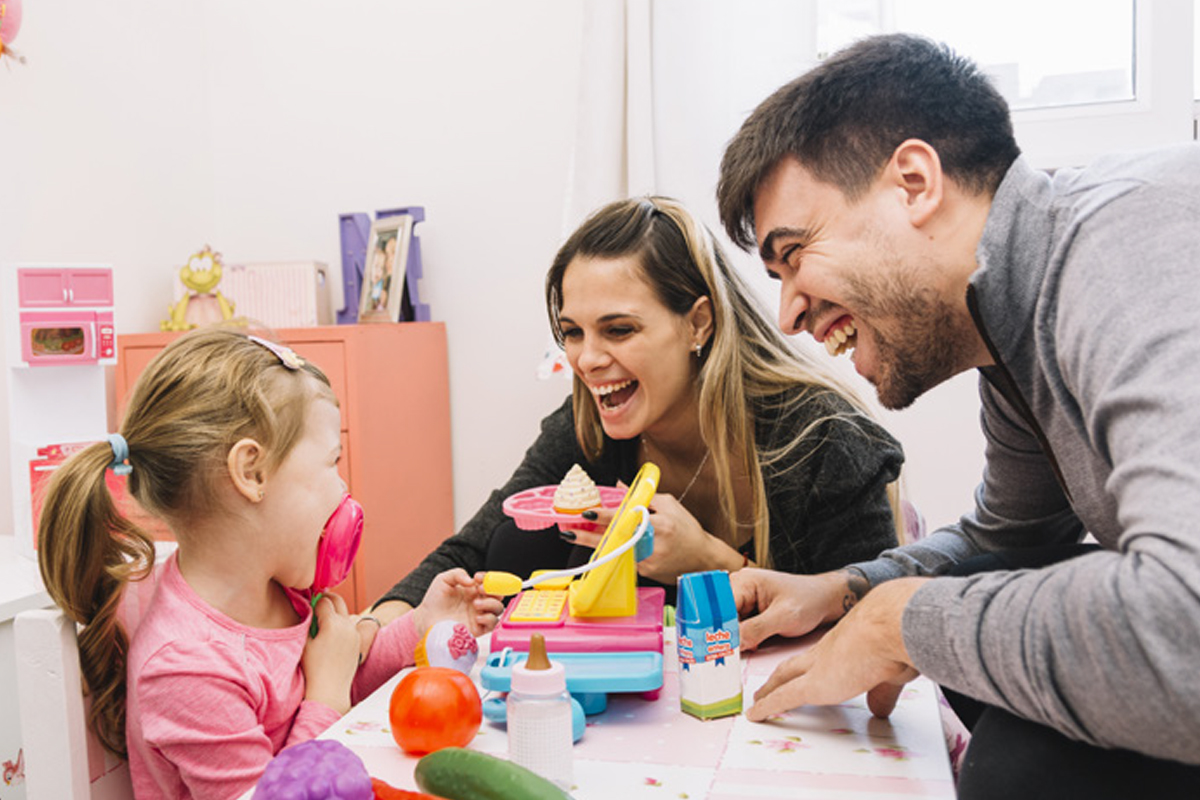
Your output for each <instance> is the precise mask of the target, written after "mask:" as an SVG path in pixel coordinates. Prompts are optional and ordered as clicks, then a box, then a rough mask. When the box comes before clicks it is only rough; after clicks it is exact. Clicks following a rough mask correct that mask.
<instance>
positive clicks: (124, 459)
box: [108, 433, 133, 475]
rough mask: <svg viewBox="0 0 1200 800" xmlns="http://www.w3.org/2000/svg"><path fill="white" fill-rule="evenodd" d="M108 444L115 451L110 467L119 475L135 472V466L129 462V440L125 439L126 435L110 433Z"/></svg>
mask: <svg viewBox="0 0 1200 800" xmlns="http://www.w3.org/2000/svg"><path fill="white" fill-rule="evenodd" d="M108 446H109V447H111V448H112V451H113V460H112V463H111V464H109V465H108V468H109V469H111V470H112V471H113V472H115V473H117V474H118V475H128V474H129V473H131V472H133V467H132V466H130V464H129V442H127V441H125V437H124V436H122V435H121V434H119V433H110V434H109V435H108Z"/></svg>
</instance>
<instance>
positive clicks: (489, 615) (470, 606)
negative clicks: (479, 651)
mask: <svg viewBox="0 0 1200 800" xmlns="http://www.w3.org/2000/svg"><path fill="white" fill-rule="evenodd" d="M503 610H504V605H503V603H501V602H500V599H499V598H497V597H493V596H491V595H488V594H484V592H483V581H482V573H481V574H480V575H478V576H476V577H474V578H472V577H471V576H470V575H468V574H467V571H466V570H464V569H461V568H455V569H450V570H446V571H445V572H443V573H441V574H439V575H438V576H437V577H436V578H434V579H433V583H431V584H429V588H428V589H427V590H426V591H425V599H424V600H422V601H421V605H419V606H417V607H416V608H415V609H413V615H414V616H413V622H414V623H415V624H416V629H417V635H418V636H424V635H425V632H426V631H428V630H429V627H430V626H431V625H433V623H435V622H437V621H439V620H443V619H453V620H457V621H459V622H462V623H465V624H466V626H467V628H468V629H469V630H470V631H471V635H472V636H480V635H482V634H484V633H487V632H488V631H490V630H491V629H492V628H494V627H495V626H496V620H497V619H498V618H499V616H500V613H501V612H502V611H503Z"/></svg>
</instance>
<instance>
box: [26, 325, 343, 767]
mask: <svg viewBox="0 0 1200 800" xmlns="http://www.w3.org/2000/svg"><path fill="white" fill-rule="evenodd" d="M300 375H311V376H312V377H313V378H315V379H316V381H312V380H302V379H301V378H300V377H299V376H300ZM318 396H324V397H328V398H330V399H332V398H333V392H332V390H331V389H330V388H329V381H328V380H327V379H326V377H325V376H324V374H322V373H321V371H320V370H319V369H317V368H316V367H315V366H312V365H309V364H305V365H304V366H303V367H302V369H300V370H290V369H287V368H285V367H284V366H283V365H282V362H281V360H280V358H279V356H277V355H275V354H274V353H273V352H272V351H271V350H269V349H268V348H266V347H264V346H262V345H260V344H257V343H255V342H254V341H253V340H251V339H250V338H248V337H247V336H246V335H245V334H244V333H241V332H238V331H235V330H230V329H203V330H200V331H195V332H192V333H189V334H186V335H184V336H183V337H181V338H179V339H178V340H176V341H174V342H172V343H171V344H170V345H168V346H167V347H166V348H165V349H164V350H163V351H162V352H161V353H159V354H158V355H157V356H156V357H155V358H154V360H153V361H151V362H150V364H149V365H148V366H147V367H146V370H145V372H144V373H143V374H142V376H141V377H140V378H139V379H138V382H137V385H136V386H135V387H134V389H133V393H132V395H131V396H130V398H129V405H128V410H127V411H126V414H125V419H124V421H123V422H122V423H121V430H120V433H121V435H122V436H123V437H124V438H125V440H126V442H127V443H128V446H129V458H128V463H129V464H130V465H131V467H132V472H130V474H129V478H128V489H129V492H130V494H132V495H133V497H134V498H135V499H136V500H137V501H138V503H139V504H140V505H141V506H142V508H144V509H145V510H146V511H148V512H150V513H151V514H154V515H155V516H158V517H161V518H162V519H163V520H165V521H166V522H167V524H168V525H170V527H171V529H172V530H173V531H174V533H175V535H176V537H177V538H179V539H180V544H181V546H185V545H186V539H185V536H186V531H187V528H188V522H189V520H191V519H194V518H196V517H198V516H199V515H202V514H207V513H210V512H211V510H212V509H213V508H214V507H215V506H216V504H217V503H218V502H219V501H218V494H217V491H216V489H217V486H218V483H217V482H218V481H219V480H220V479H221V477H222V476H225V475H227V471H226V468H225V457H226V454H227V453H228V451H229V448H230V447H232V446H233V444H234V443H235V442H237V441H238V440H240V439H242V438H244V437H250V438H253V439H255V440H256V441H258V442H259V444H261V445H262V446H263V447H264V449H265V452H266V454H267V463H266V465H265V469H267V470H270V469H273V468H274V467H275V466H278V464H279V462H280V461H282V460H283V459H284V458H285V457H286V456H287V454H288V452H289V451H290V450H291V449H292V447H293V446H294V445H295V443H296V441H297V440H298V439H299V438H300V434H301V432H302V429H303V426H304V418H305V413H306V411H307V409H308V408H309V406H310V403H311V401H312V400H313V399H314V398H316V397H318ZM334 402H336V400H334ZM112 462H113V449H112V447H111V446H110V444H109V443H108V442H107V441H105V442H99V443H96V444H92V445H89V446H88V447H86V448H85V449H83V450H81V451H80V452H79V453H77V454H76V455H74V456H72V457H71V458H70V459H69V460H68V461H67V462H66V463H65V464H63V466H62V467H61V468H59V469H58V470H56V471H55V473H54V475H53V477H52V478H51V480H50V484H49V486H48V488H47V491H46V497H45V502H44V504H43V506H42V513H41V519H40V521H39V523H38V565H39V568H40V570H41V573H42V579H43V581H44V582H45V584H46V589H47V591H48V592H49V594H50V596H51V597H52V598H53V599H54V602H55V603H57V604H58V606H59V607H60V608H61V609H62V610H63V613H65V614H66V615H67V617H68V618H70V619H71V620H73V621H74V622H75V623H77V624H78V625H80V626H82V627H81V629H80V631H79V660H80V666H81V668H82V671H83V680H84V689H85V691H86V692H87V693H88V694H90V696H91V701H92V703H91V709H90V711H89V712H88V726H89V727H90V728H91V729H92V731H93V732H94V733H95V735H96V737H97V738H98V739H99V740H100V742H101V744H103V745H104V747H106V748H107V749H108V750H110V751H111V752H113V753H115V754H117V755H119V756H122V757H124V756H125V753H126V745H125V668H126V654H127V652H128V649H129V637H128V634H127V632H126V631H125V630H124V629H123V627H122V625H121V623H120V621H119V620H118V616H117V611H118V608H119V606H120V602H121V596H122V592H123V590H124V587H125V583H126V582H127V581H130V580H141V579H144V578H146V577H147V576H148V575H149V574H150V570H151V568H152V567H153V565H154V542H153V540H152V539H151V537H150V536H149V535H148V534H147V533H146V532H145V531H143V530H141V529H140V528H138V527H137V526H136V525H134V524H133V523H132V522H130V521H129V520H128V519H126V518H125V517H123V516H122V515H121V514H120V512H119V511H118V510H117V507H116V505H115V504H114V503H113V498H112V496H111V495H110V494H109V491H108V487H107V485H106V475H107V472H108V468H109V467H110V466H111V465H112Z"/></svg>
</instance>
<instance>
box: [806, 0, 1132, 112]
mask: <svg viewBox="0 0 1200 800" xmlns="http://www.w3.org/2000/svg"><path fill="white" fill-rule="evenodd" d="M994 8H998V9H999V8H1001V6H995V7H994ZM1002 9H1003V10H1002V12H999V13H997V12H992V13H972V14H964V13H962V4H961V3H959V2H954V0H903V1H902V2H896V1H895V0H892V1H891V2H888V1H887V0H883V1H881V0H821V1H820V2H819V4H818V12H817V13H818V18H817V49H818V52H819V53H820V54H822V55H823V54H825V53H830V52H833V51H834V50H837V49H839V48H841V47H844V46H845V45H847V44H849V43H850V42H851V41H853V40H854V39H857V38H859V37H862V36H867V35H870V34H873V33H886V32H891V31H912V32H917V33H921V34H924V35H926V36H929V37H931V38H934V39H937V40H939V41H943V42H946V43H948V44H950V45H951V46H952V47H953V48H954V49H955V50H957V51H958V52H960V53H962V54H963V55H966V56H969V57H970V58H972V59H973V60H974V61H975V62H976V63H977V64H979V65H980V66H981V67H982V68H983V69H984V70H985V71H986V72H988V73H989V74H990V75H991V76H992V78H993V79H994V80H995V82H996V86H997V88H999V89H1000V92H1001V93H1002V94H1003V95H1004V97H1005V98H1006V99H1007V100H1008V104H1009V107H1010V108H1012V109H1013V110H1014V111H1016V110H1021V109H1029V108H1048V107H1057V106H1069V105H1078V104H1083V103H1100V102H1108V101H1125V100H1133V99H1134V80H1133V78H1134V49H1133V48H1134V27H1133V26H1134V4H1133V0H1071V1H1070V2H1068V1H1066V0H1063V1H1062V2H1054V3H1047V2H1045V0H1007V2H1005V3H1004V4H1003V6H1002ZM1082 28H1086V35H1085V36H1084V35H1078V33H1079V32H1080V31H1081V29H1082Z"/></svg>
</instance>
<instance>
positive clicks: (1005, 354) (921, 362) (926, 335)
mask: <svg viewBox="0 0 1200 800" xmlns="http://www.w3.org/2000/svg"><path fill="white" fill-rule="evenodd" d="M718 202H719V205H720V210H721V218H722V222H723V223H724V225H725V228H726V230H727V231H728V232H729V235H730V236H731V237H732V238H733V240H734V241H735V242H737V243H738V244H739V245H741V246H742V247H744V248H746V249H757V250H758V252H759V254H760V255H761V257H762V260H763V264H764V266H765V267H766V269H767V272H768V274H770V275H771V276H772V277H773V278H776V279H777V280H778V281H779V284H780V310H779V325H780V327H781V328H782V329H783V330H784V331H785V332H787V333H791V334H800V333H807V334H809V335H811V336H813V337H814V338H815V339H816V340H817V341H819V342H822V343H824V344H825V347H826V349H827V350H828V352H829V354H830V356H831V357H837V356H839V355H841V354H843V353H849V355H850V357H851V358H852V359H853V361H854V365H855V369H856V370H857V371H858V373H859V374H860V375H862V376H863V377H864V378H866V379H867V380H868V381H870V382H871V383H872V384H873V385H874V386H875V388H876V390H877V392H878V395H879V399H880V402H881V403H882V404H883V405H885V406H887V407H889V408H896V409H899V408H904V407H906V406H908V405H909V404H911V403H912V402H913V401H914V400H915V399H916V398H917V397H919V396H920V395H921V394H923V393H924V392H926V391H928V390H929V389H932V388H933V387H935V386H937V385H938V384H939V383H941V382H943V381H945V380H946V379H948V378H950V377H951V376H953V375H955V374H957V373H959V372H963V371H965V370H968V369H977V370H978V372H979V375H980V388H979V391H980V398H981V402H982V425H983V430H984V433H985V436H986V439H987V464H986V468H985V471H984V476H983V482H982V484H981V485H980V487H979V489H978V490H977V491H976V494H975V507H974V509H973V510H972V511H970V512H968V513H967V514H965V515H964V516H963V517H962V518H961V520H960V521H959V522H958V523H955V524H953V525H950V526H947V527H946V528H943V529H941V530H939V531H936V532H935V533H934V534H932V535H931V536H929V537H927V538H926V539H923V540H921V541H920V542H917V543H915V544H912V545H908V546H905V547H901V548H897V549H894V550H889V551H886V552H884V553H883V554H882V555H881V556H880V557H879V558H877V559H876V560H874V561H870V562H863V563H859V564H855V565H853V566H851V567H849V568H848V569H846V570H843V571H841V572H838V573H832V574H827V575H821V576H790V575H789V576H785V575H780V574H777V573H772V572H769V571H765V570H743V571H742V572H739V573H738V574H737V575H735V576H734V590H735V595H736V597H737V600H738V603H739V608H740V609H741V611H742V613H743V616H747V617H748V618H747V619H746V620H745V621H744V623H743V641H744V642H746V643H747V644H748V645H750V646H755V645H757V644H758V643H759V642H761V641H762V640H763V639H765V638H766V637H768V636H770V635H772V634H777V633H781V634H785V635H801V634H803V633H806V632H808V631H809V630H811V629H812V628H813V627H815V625H816V624H818V623H819V621H821V620H827V619H835V618H837V617H839V616H841V615H842V614H845V616H842V618H841V621H840V622H838V623H837V624H836V625H835V626H834V628H833V629H832V630H831V631H830V632H829V633H828V634H827V635H826V636H825V637H824V638H823V639H822V640H821V642H820V643H819V644H818V645H817V646H816V647H814V648H812V649H811V650H810V651H808V652H807V653H805V654H804V655H802V656H800V657H797V658H796V659H793V660H791V661H789V662H785V663H784V664H783V665H781V666H780V668H779V669H778V670H777V671H776V673H775V674H774V675H772V676H771V678H770V679H769V680H768V682H767V683H766V684H765V685H764V686H763V688H762V689H761V690H760V691H759V693H758V695H757V696H756V703H755V705H754V707H753V708H751V709H750V710H749V711H748V712H747V714H748V716H750V717H751V718H752V719H759V720H761V719H765V718H768V717H770V716H771V715H772V714H775V713H778V712H780V711H783V710H785V709H788V708H793V707H796V706H799V705H804V704H826V703H837V702H841V701H844V700H846V699H848V698H850V697H853V696H855V695H857V694H859V693H860V692H864V691H867V692H868V700H869V702H870V704H871V707H872V709H873V710H875V711H876V713H879V714H881V715H886V714H887V713H889V712H890V710H891V708H892V707H893V706H894V703H895V700H896V697H897V695H898V693H899V688H900V686H902V684H903V683H904V682H905V681H907V680H911V679H912V677H914V676H915V675H916V674H917V672H918V671H920V672H923V673H925V674H927V675H928V676H929V677H931V678H933V679H934V680H936V681H938V682H939V683H941V684H942V685H943V687H945V688H946V689H947V690H948V694H950V695H952V699H953V701H954V703H955V707H956V709H957V710H958V711H959V713H960V715H961V716H962V717H963V718H964V721H966V722H968V724H970V725H973V738H972V742H971V745H970V748H969V750H968V752H967V756H966V761H965V766H964V769H963V772H962V775H961V777H960V783H959V792H960V796H961V797H965V798H981V797H1014V796H1021V797H1042V796H1044V797H1063V796H1088V797H1131V796H1143V795H1145V793H1146V792H1152V793H1153V794H1154V796H1156V797H1168V796H1177V795H1178V796H1195V792H1196V787H1197V786H1200V767H1198V766H1197V765H1200V684H1198V683H1197V682H1196V681H1195V680H1194V678H1193V677H1192V675H1191V673H1192V670H1193V668H1194V667H1193V665H1194V664H1195V663H1196V660H1197V657H1200V436H1197V435H1195V432H1196V431H1197V429H1198V428H1200V314H1197V312H1196V308H1197V307H1198V306H1200V148H1197V147H1196V146H1194V145H1187V146H1180V147H1176V148H1171V149H1163V150H1159V151H1155V152H1142V153H1128V154H1123V155H1119V156H1110V157H1108V158H1104V159H1100V160H1098V161H1097V162H1096V163H1095V164H1093V165H1091V166H1090V167H1088V168H1086V169H1081V170H1073V169H1072V170H1060V171H1059V172H1057V173H1056V174H1055V175H1054V176H1053V177H1051V176H1049V175H1046V174H1044V173H1042V172H1039V171H1037V170H1034V169H1033V168H1032V167H1031V166H1030V165H1029V164H1028V163H1027V162H1026V160H1025V159H1024V158H1022V157H1021V156H1020V151H1019V149H1018V147H1017V144H1016V141H1015V139H1014V137H1013V132H1012V124H1011V120H1010V116H1009V112H1008V108H1007V106H1006V104H1005V102H1004V100H1003V98H1002V97H1001V96H1000V95H999V93H998V92H996V90H995V89H994V88H993V87H992V85H991V84H990V82H989V81H988V80H987V78H986V77H985V76H984V75H983V74H982V72H980V70H979V69H978V68H977V67H976V65H974V64H973V63H972V62H971V61H969V60H967V59H965V58H962V57H960V56H958V55H956V54H955V53H954V52H953V51H951V50H950V49H948V48H946V47H944V46H941V45H938V44H936V43H934V42H931V41H929V40H926V39H923V38H920V37H916V36H910V35H904V34H897V35H889V36H881V37H874V38H870V39H865V40H862V41H860V42H859V43H857V44H855V45H853V46H851V47H850V48H848V49H846V50H843V51H841V52H839V53H837V54H835V55H834V56H833V57H831V58H830V59H828V60H826V61H825V62H824V63H823V64H821V65H820V66H819V67H818V68H816V69H815V70H813V71H811V72H809V73H807V74H805V75H803V76H801V77H800V78H798V79H797V80H795V81H793V82H792V83H790V84H788V85H786V86H784V87H782V88H781V89H779V90H778V91H776V92H775V93H774V94H773V95H771V96H770V97H769V98H767V99H766V100H765V101H764V102H763V103H762V104H761V105H760V106H759V107H758V108H757V109H756V110H755V111H754V112H753V113H752V114H751V115H750V117H749V118H748V119H747V120H746V122H745V123H744V124H743V126H742V128H741V130H740V131H739V132H738V133H737V135H736V136H735V137H734V138H733V140H732V141H731V142H730V144H729V147H728V148H727V150H726V153H725V156H724V159H723V161H722V165H721V178H720V184H719V187H718ZM931 435H936V432H931ZM1089 533H1090V534H1091V535H1092V536H1093V537H1094V538H1095V539H1096V541H1097V542H1098V545H1085V544H1081V542H1082V541H1083V539H1084V537H1085V536H1086V535H1087V534H1089ZM846 612H848V613H846Z"/></svg>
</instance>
